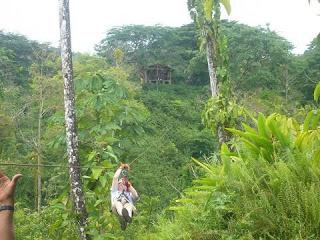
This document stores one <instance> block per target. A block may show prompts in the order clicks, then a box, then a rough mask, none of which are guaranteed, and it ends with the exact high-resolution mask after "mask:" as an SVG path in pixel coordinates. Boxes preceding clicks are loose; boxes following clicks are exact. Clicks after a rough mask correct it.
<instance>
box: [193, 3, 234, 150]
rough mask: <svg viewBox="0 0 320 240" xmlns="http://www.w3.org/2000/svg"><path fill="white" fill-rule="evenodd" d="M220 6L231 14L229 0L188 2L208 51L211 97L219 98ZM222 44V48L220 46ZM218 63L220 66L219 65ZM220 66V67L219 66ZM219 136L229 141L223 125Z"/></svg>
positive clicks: (220, 138) (219, 127) (221, 139)
mask: <svg viewBox="0 0 320 240" xmlns="http://www.w3.org/2000/svg"><path fill="white" fill-rule="evenodd" d="M220 4H222V5H223V6H224V8H225V9H226V11H227V13H228V14H229V13H230V12H231V6H230V1H229V0H188V9H189V12H190V15H191V18H192V19H193V20H194V22H195V24H196V26H197V28H198V29H199V31H200V40H201V43H202V45H201V48H204V49H205V50H206V56H207V63H208V71H209V79H210V90H211V96H212V97H216V98H219V82H218V71H217V70H218V67H219V68H220V70H221V69H222V68H221V67H223V66H222V61H223V60H222V57H221V56H222V55H221V49H222V48H221V49H219V47H222V42H221V41H220V40H221V39H222V38H221V36H220V16H221V8H220ZM219 44H221V46H219ZM218 61H219V62H220V64H218ZM219 65H220V66H219ZM217 135H218V141H219V143H220V144H222V143H224V142H227V141H228V134H227V133H226V132H225V131H224V127H223V124H222V123H220V122H219V123H218V124H217Z"/></svg>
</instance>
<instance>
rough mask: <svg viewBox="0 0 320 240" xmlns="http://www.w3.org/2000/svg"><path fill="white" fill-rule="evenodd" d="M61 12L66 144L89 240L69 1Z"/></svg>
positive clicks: (77, 206)
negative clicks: (81, 165) (80, 158)
mask: <svg viewBox="0 0 320 240" xmlns="http://www.w3.org/2000/svg"><path fill="white" fill-rule="evenodd" d="M59 12H60V18H59V19H60V48H61V58H62V76H63V79H64V108H65V126H66V142H67V151H68V158H69V159H68V162H69V176H70V184H71V192H72V197H73V201H74V206H75V210H76V213H77V214H78V216H79V222H78V223H79V230H80V237H81V239H83V240H84V239H89V236H88V235H87V234H86V232H85V230H86V225H87V211H86V206H85V199H84V193H83V187H82V182H81V173H80V163H79V159H78V141H77V134H76V116H75V100H74V99H75V97H74V96H75V94H74V84H73V69H72V51H71V32H70V14H69V0H59Z"/></svg>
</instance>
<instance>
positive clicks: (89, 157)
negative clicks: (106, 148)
mask: <svg viewBox="0 0 320 240" xmlns="http://www.w3.org/2000/svg"><path fill="white" fill-rule="evenodd" d="M96 155H97V152H96V151H92V152H91V153H90V154H89V155H88V160H89V161H91V160H92V159H93V158H94V157H95V156H96Z"/></svg>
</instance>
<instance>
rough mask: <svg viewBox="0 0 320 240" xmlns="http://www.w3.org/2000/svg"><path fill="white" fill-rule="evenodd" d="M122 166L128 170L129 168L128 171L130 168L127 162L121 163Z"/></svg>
mask: <svg viewBox="0 0 320 240" xmlns="http://www.w3.org/2000/svg"><path fill="white" fill-rule="evenodd" d="M120 168H121V169H126V170H128V171H129V170H130V166H129V164H126V163H121V164H120Z"/></svg>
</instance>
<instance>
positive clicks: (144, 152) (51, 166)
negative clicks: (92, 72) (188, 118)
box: [0, 122, 173, 169]
mask: <svg viewBox="0 0 320 240" xmlns="http://www.w3.org/2000/svg"><path fill="white" fill-rule="evenodd" d="M158 123H159V122H158ZM165 128H166V131H165V132H164V134H162V135H161V136H160V137H159V139H164V138H165V137H166V136H168V133H169V132H170V131H171V130H172V128H173V127H172V128H170V129H169V128H167V127H165ZM162 145H163V144H161V145H160V146H162ZM158 146H159V145H158ZM152 147H157V146H155V145H151V146H149V147H148V148H147V149H146V150H145V151H143V152H142V153H140V154H139V155H138V156H137V157H136V158H135V159H133V160H132V161H131V162H130V163H129V165H131V164H133V163H134V162H136V161H137V160H138V159H141V157H142V156H143V155H145V154H146V152H147V151H148V150H150V149H151V148H152ZM0 166H17V167H29V168H33V167H45V168H69V166H68V165H58V164H32V163H12V162H1V161H0ZM75 168H81V169H85V168H88V167H87V166H76V167H75ZM94 168H95V169H110V167H103V166H96V167H94Z"/></svg>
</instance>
